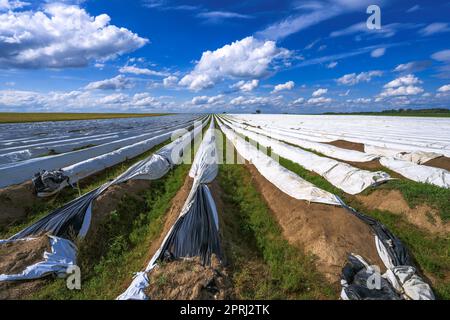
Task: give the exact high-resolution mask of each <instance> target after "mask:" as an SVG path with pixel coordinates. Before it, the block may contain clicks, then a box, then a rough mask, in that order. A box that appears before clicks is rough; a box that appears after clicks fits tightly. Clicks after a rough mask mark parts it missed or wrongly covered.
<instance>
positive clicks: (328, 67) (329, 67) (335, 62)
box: [327, 61, 338, 69]
mask: <svg viewBox="0 0 450 320" xmlns="http://www.w3.org/2000/svg"><path fill="white" fill-rule="evenodd" d="M337 65H338V63H337V61H332V62H330V63H329V64H327V69H334V68H336V66H337Z"/></svg>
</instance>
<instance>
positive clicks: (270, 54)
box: [179, 37, 289, 91]
mask: <svg viewBox="0 0 450 320" xmlns="http://www.w3.org/2000/svg"><path fill="white" fill-rule="evenodd" d="M288 55H289V51H288V50H286V49H283V48H278V47H277V45H276V43H275V42H274V41H262V40H258V39H256V38H254V37H247V38H244V39H242V40H239V41H235V42H233V43H231V44H228V45H225V46H223V47H222V48H219V49H217V50H215V51H205V52H203V54H202V57H201V58H200V60H199V61H198V62H197V64H196V66H195V68H194V70H192V71H191V72H190V73H188V74H187V75H185V76H184V77H183V78H182V79H181V80H180V82H179V84H180V85H181V86H185V87H188V88H189V89H190V90H193V91H199V90H202V89H206V88H209V87H212V86H214V85H215V84H216V83H217V82H218V81H220V80H223V79H225V78H247V79H258V78H261V77H262V76H264V75H266V74H267V73H268V72H269V70H270V68H271V66H273V64H274V62H275V61H276V60H278V59H282V58H286V57H287V56H288Z"/></svg>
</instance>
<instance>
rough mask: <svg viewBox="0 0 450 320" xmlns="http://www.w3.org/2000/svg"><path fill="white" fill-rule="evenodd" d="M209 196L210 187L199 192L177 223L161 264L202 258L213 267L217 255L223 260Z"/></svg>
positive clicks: (162, 250)
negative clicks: (176, 260)
mask: <svg viewBox="0 0 450 320" xmlns="http://www.w3.org/2000/svg"><path fill="white" fill-rule="evenodd" d="M207 193H209V189H208V186H206V185H204V184H202V185H200V186H199V187H198V188H197V191H196V192H195V195H194V197H193V200H192V205H191V207H190V208H189V210H188V212H187V213H186V214H184V215H183V216H181V217H180V218H179V219H178V220H177V221H176V223H175V225H174V227H173V228H172V232H171V233H170V235H169V237H168V238H167V240H166V242H165V243H164V246H163V247H162V248H161V253H160V255H159V257H158V259H157V260H169V261H170V260H174V259H178V258H187V257H197V256H198V257H200V260H201V262H202V263H203V265H210V264H211V256H212V255H213V254H215V255H216V256H217V258H218V259H219V260H222V250H221V247H220V239H219V231H218V230H217V227H216V224H215V221H214V216H213V209H212V207H211V204H210V203H209V201H208V194H207Z"/></svg>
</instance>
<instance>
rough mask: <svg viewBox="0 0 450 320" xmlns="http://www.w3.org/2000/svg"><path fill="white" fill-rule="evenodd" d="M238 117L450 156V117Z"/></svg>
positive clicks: (320, 136)
mask: <svg viewBox="0 0 450 320" xmlns="http://www.w3.org/2000/svg"><path fill="white" fill-rule="evenodd" d="M231 117H232V118H233V119H235V120H238V121H240V122H243V123H250V124H252V125H254V126H260V127H261V128H269V129H271V128H278V129H283V130H288V131H291V132H296V133H299V134H302V135H304V136H305V137H306V139H309V140H311V139H315V141H321V142H330V141H333V140H338V139H343V140H347V141H352V142H357V143H363V144H368V145H373V146H379V147H385V148H391V149H398V150H401V151H404V152H411V151H426V152H434V153H438V154H442V155H445V156H450V136H449V135H448V132H449V131H450V119H449V118H420V117H390V116H389V117H383V116H350V115H339V116H332V115H276V114H264V115H254V114H235V115H231Z"/></svg>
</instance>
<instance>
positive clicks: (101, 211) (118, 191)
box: [85, 180, 151, 242]
mask: <svg viewBox="0 0 450 320" xmlns="http://www.w3.org/2000/svg"><path fill="white" fill-rule="evenodd" d="M150 187H151V181H149V180H129V181H127V182H124V183H120V184H116V185H113V186H110V187H109V188H108V189H107V190H106V191H104V192H103V193H102V194H101V195H100V196H98V198H97V199H95V200H94V202H93V204H92V219H91V225H90V227H89V232H88V234H87V235H86V238H85V240H86V242H90V241H95V240H96V239H97V240H100V239H99V238H98V237H99V236H100V237H101V235H98V234H97V232H96V231H98V230H100V229H101V228H98V226H99V225H100V224H101V223H102V222H103V221H104V220H105V218H106V217H107V216H108V215H109V214H110V213H111V212H112V211H114V210H116V209H117V207H118V205H119V203H120V201H121V200H122V198H123V197H124V196H125V195H129V196H133V197H135V198H139V195H138V194H139V193H141V192H143V191H144V190H146V189H149V188H150Z"/></svg>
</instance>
